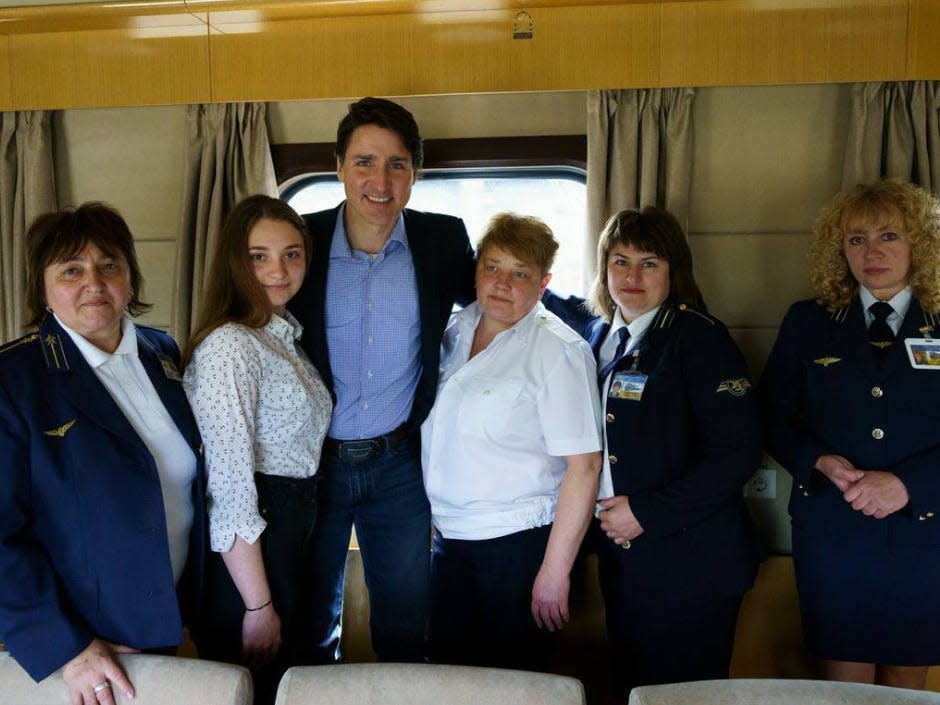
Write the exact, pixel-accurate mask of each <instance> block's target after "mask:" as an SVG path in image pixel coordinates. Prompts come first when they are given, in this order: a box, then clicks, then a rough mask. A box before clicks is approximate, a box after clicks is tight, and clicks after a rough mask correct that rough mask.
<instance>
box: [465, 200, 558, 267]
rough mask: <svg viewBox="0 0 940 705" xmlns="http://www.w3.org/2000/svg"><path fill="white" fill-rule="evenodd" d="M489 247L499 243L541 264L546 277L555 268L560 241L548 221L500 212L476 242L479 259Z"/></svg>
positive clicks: (536, 263) (517, 254)
mask: <svg viewBox="0 0 940 705" xmlns="http://www.w3.org/2000/svg"><path fill="white" fill-rule="evenodd" d="M489 247H499V248H501V249H503V250H506V251H507V252H510V253H512V255H513V256H515V257H518V258H519V259H520V260H521V261H523V262H526V263H529V264H533V265H535V266H536V267H538V268H539V270H540V271H541V272H542V276H543V277H544V276H545V275H546V274H548V273H549V272H550V271H551V269H552V264H553V263H554V262H555V253H557V252H558V241H557V240H555V236H554V234H552V229H551V228H550V227H548V225H546V224H545V221H543V220H539V219H538V218H536V217H534V216H531V215H516V214H515V213H497V214H496V215H494V216H493V217H492V218H491V219H490V222H489V224H487V226H486V232H485V233H484V235H483V237H482V238H480V242H478V243H477V259H478V260H481V259H483V255H484V253H485V252H486V250H487V248H489Z"/></svg>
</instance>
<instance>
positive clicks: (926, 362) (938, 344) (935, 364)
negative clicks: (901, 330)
mask: <svg viewBox="0 0 940 705" xmlns="http://www.w3.org/2000/svg"><path fill="white" fill-rule="evenodd" d="M904 347H906V348H907V358H908V359H909V360H910V361H911V367H913V368H914V369H915V370H936V371H937V372H940V339H936V338H905V340H904Z"/></svg>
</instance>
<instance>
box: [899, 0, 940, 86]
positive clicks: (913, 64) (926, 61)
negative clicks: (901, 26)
mask: <svg viewBox="0 0 940 705" xmlns="http://www.w3.org/2000/svg"><path fill="white" fill-rule="evenodd" d="M910 2H911V8H910V13H911V14H910V21H909V23H908V33H909V37H908V49H909V53H908V56H907V78H908V79H910V80H917V79H920V80H924V79H931V80H933V79H938V78H940V2H937V0H910Z"/></svg>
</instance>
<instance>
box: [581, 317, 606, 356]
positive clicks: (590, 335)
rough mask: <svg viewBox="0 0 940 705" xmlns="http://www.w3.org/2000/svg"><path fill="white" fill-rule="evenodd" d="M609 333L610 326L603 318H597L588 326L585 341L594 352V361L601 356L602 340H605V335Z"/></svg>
mask: <svg viewBox="0 0 940 705" xmlns="http://www.w3.org/2000/svg"><path fill="white" fill-rule="evenodd" d="M609 331H610V324H609V323H608V322H607V321H605V320H604V319H603V318H598V319H596V320H595V321H594V323H592V324H591V325H590V327H589V328H588V331H587V341H588V345H590V346H591V350H593V351H594V359H595V360H599V359H600V354H601V345H603V343H604V339H605V338H607V333H608V332H609Z"/></svg>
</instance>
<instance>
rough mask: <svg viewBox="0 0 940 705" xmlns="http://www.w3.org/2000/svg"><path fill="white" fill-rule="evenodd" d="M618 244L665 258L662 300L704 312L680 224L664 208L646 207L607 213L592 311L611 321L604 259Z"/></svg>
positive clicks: (614, 304) (600, 243) (612, 305)
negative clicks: (666, 282)
mask: <svg viewBox="0 0 940 705" xmlns="http://www.w3.org/2000/svg"><path fill="white" fill-rule="evenodd" d="M618 244H620V245H628V246H631V247H633V248H634V249H636V250H639V251H641V252H652V253H653V254H654V255H656V256H657V257H661V258H662V259H664V260H666V261H667V262H668V263H669V296H668V297H667V298H666V300H667V301H669V302H672V303H676V304H685V305H686V306H690V307H692V308H694V309H696V310H698V311H702V312H703V313H706V312H707V308H706V307H705V300H704V299H703V298H702V292H701V291H699V288H698V284H696V283H695V275H694V274H693V273H692V251H691V250H690V249H689V243H688V241H687V240H686V237H685V233H684V232H682V226H681V225H679V221H677V220H676V219H675V217H673V215H672V214H671V213H669V212H668V211H665V210H662V209H661V208H654V207H652V206H647V207H646V208H643V209H640V210H637V209H633V208H631V209H627V210H622V211H620V212H619V213H617V214H616V215H614V216H611V218H610V220H608V221H607V224H606V225H605V226H604V229H603V231H601V236H600V240H599V241H598V243H597V272H596V275H595V277H594V284H593V285H592V286H591V294H590V301H591V305H592V307H593V309H594V313H596V314H597V315H599V316H603V317H604V318H605V319H607V320H608V321H611V320H612V319H613V317H614V311H615V310H616V309H617V304H616V303H615V302H614V300H613V298H612V297H611V295H610V291H609V290H608V288H607V259H608V257H609V256H610V251H611V250H612V249H613V248H614V245H618Z"/></svg>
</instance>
